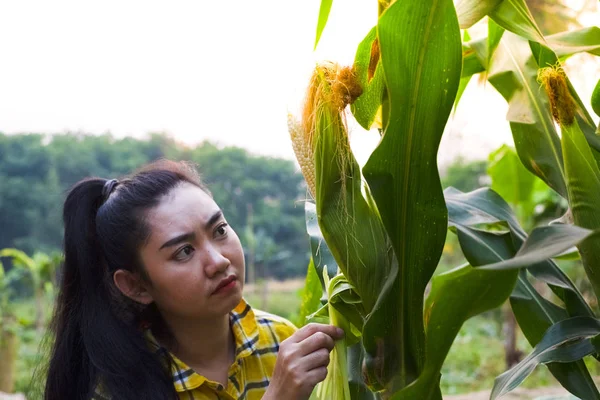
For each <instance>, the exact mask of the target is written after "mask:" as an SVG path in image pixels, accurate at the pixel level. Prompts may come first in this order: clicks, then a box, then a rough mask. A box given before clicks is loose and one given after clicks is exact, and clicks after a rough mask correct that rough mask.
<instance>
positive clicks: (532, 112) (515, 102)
mask: <svg viewBox="0 0 600 400" xmlns="http://www.w3.org/2000/svg"><path fill="white" fill-rule="evenodd" d="M537 73H538V64H537V62H536V60H535V59H534V58H533V56H532V52H531V48H530V47H529V42H528V41H527V40H524V39H522V38H520V37H518V36H516V35H514V34H512V33H510V32H506V33H505V34H504V35H503V37H502V40H500V44H499V46H498V48H497V49H496V51H495V53H494V55H493V57H492V61H491V65H490V68H489V74H488V79H489V81H490V83H491V84H492V85H493V86H494V87H495V88H496V90H498V92H500V94H501V95H502V96H503V97H504V98H505V99H506V101H507V102H508V107H509V108H508V114H507V116H506V118H507V119H508V121H509V122H510V127H511V130H512V134H513V139H514V141H515V147H516V149H517V154H518V155H519V158H520V160H521V162H522V163H523V165H524V166H525V167H526V168H527V169H528V170H529V171H531V172H532V173H533V174H535V175H537V176H538V177H540V178H541V179H542V180H543V181H544V182H546V184H548V186H550V187H551V188H553V189H554V190H555V191H556V192H558V193H559V194H561V195H562V196H563V197H565V198H566V197H567V189H566V185H565V182H564V178H563V177H564V170H563V160H562V150H561V147H560V139H559V137H558V134H557V132H556V129H555V128H554V122H553V120H552V115H551V113H550V101H549V99H548V96H547V95H546V93H545V91H544V90H543V89H542V88H541V87H540V85H539V83H538V82H537Z"/></svg>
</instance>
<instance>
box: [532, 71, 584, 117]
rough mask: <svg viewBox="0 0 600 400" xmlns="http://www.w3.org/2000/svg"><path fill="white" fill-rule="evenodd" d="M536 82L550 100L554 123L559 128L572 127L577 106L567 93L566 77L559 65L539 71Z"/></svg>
mask: <svg viewBox="0 0 600 400" xmlns="http://www.w3.org/2000/svg"><path fill="white" fill-rule="evenodd" d="M538 81H540V83H541V84H542V85H543V86H544V88H545V89H546V93H547V94H548V97H549V98H550V108H551V110H552V116H553V117H554V119H555V120H556V122H558V123H559V124H560V125H561V126H563V125H572V124H573V122H574V120H575V113H576V112H577V105H576V104H575V101H574V100H573V97H572V96H571V93H570V92H569V86H568V84H567V76H566V75H565V71H564V70H563V68H562V67H561V66H560V64H557V65H555V66H552V67H546V68H542V69H540V70H539V71H538Z"/></svg>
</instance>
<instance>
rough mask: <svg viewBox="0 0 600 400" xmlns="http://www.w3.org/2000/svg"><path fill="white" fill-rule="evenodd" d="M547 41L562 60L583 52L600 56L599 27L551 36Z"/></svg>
mask: <svg viewBox="0 0 600 400" xmlns="http://www.w3.org/2000/svg"><path fill="white" fill-rule="evenodd" d="M546 41H547V42H548V46H549V47H550V48H551V49H552V50H554V52H555V53H556V55H557V56H558V57H560V58H566V57H569V56H571V55H573V54H576V53H582V52H587V53H590V54H594V55H597V56H600V28H598V27H597V26H590V27H586V28H581V29H576V30H573V31H568V32H561V33H557V34H555V35H550V36H548V37H546Z"/></svg>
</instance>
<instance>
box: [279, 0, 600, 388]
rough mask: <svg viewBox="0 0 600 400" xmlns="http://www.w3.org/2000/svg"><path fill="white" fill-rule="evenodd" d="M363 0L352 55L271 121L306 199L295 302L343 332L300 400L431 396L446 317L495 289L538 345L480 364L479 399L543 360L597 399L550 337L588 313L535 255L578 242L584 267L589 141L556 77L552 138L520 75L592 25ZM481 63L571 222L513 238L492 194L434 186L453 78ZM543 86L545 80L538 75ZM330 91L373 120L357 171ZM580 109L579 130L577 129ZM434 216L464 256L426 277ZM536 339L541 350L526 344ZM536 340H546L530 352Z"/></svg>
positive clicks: (554, 58) (588, 41) (521, 146)
mask: <svg viewBox="0 0 600 400" xmlns="http://www.w3.org/2000/svg"><path fill="white" fill-rule="evenodd" d="M330 7H331V0H329V1H326V0H323V1H322V5H321V11H320V15H319V23H318V31H317V43H318V38H319V37H320V34H321V32H322V30H323V29H324V27H325V24H326V21H327V16H328V12H329V9H330ZM378 7H379V12H380V17H379V20H378V23H377V26H376V27H375V28H373V30H371V32H369V33H368V34H367V36H366V37H365V39H364V40H363V41H362V42H361V43H360V44H359V45H358V48H357V52H356V58H355V62H354V65H353V66H352V67H340V66H339V65H337V64H335V63H323V64H321V65H318V66H317V67H316V69H315V72H314V74H313V77H312V79H311V81H310V84H309V88H308V91H307V95H306V100H305V106H304V109H303V111H302V114H301V118H300V119H295V118H294V117H293V116H290V120H289V130H290V135H291V138H292V142H293V145H294V150H295V152H296V155H297V158H298V161H299V163H300V166H301V168H302V172H303V174H304V176H305V178H306V181H307V184H308V187H309V191H310V193H311V195H312V197H313V199H314V203H313V202H307V204H306V216H307V230H308V233H309V236H310V237H311V247H312V254H313V257H312V260H311V264H310V265H309V270H308V274H307V283H306V289H305V295H304V301H303V306H302V307H303V310H302V312H301V315H304V316H307V318H308V319H313V320H327V318H328V317H329V321H330V322H331V323H335V324H337V325H339V326H342V327H344V329H345V331H346V335H347V336H346V343H344V345H345V346H336V348H335V349H334V351H333V355H332V361H331V363H330V374H329V377H328V378H327V380H326V381H325V382H323V383H322V384H321V386H320V387H318V388H317V389H316V390H315V393H314V394H313V397H314V398H319V399H342V398H344V399H345V398H348V397H350V398H352V399H355V398H356V399H362V398H368V399H372V398H392V399H441V392H440V388H439V381H440V371H441V367H442V365H443V363H444V360H445V357H446V355H447V354H448V351H449V349H450V347H451V345H452V342H453V341H454V338H455V337H456V335H457V334H458V332H459V330H460V328H461V326H462V324H463V323H464V321H466V320H467V319H468V318H470V317H472V316H474V315H477V314H480V313H482V312H484V311H487V310H490V309H492V308H495V307H497V306H499V305H500V304H502V303H503V302H504V301H505V300H506V299H507V298H510V300H511V306H512V308H513V311H514V312H515V315H516V316H517V320H518V322H519V324H520V326H521V328H522V329H523V331H524V333H525V335H526V337H527V339H528V340H529V341H530V342H531V343H532V345H536V344H537V345H538V346H541V347H540V348H539V349H538V347H536V350H535V351H534V353H533V355H531V356H529V357H528V358H526V359H525V360H524V363H523V364H519V365H517V367H515V368H516V369H515V370H511V371H513V372H511V373H510V374H508V375H505V376H502V377H499V378H498V381H497V384H496V387H495V388H494V393H493V396H498V395H501V394H503V393H505V392H506V391H507V390H510V389H512V388H513V387H515V386H516V385H517V384H518V383H519V382H520V381H519V379H520V378H521V377H524V376H526V372H527V371H531V367H532V366H535V365H536V363H538V362H544V363H549V364H548V366H549V368H550V371H551V372H552V373H553V375H554V376H555V377H556V378H557V379H558V380H559V382H560V383H561V384H563V386H565V387H566V388H567V389H568V390H570V391H571V392H572V393H574V394H575V395H577V396H579V397H581V398H586V399H587V398H590V399H592V398H600V394H599V393H598V390H597V389H596V388H595V386H594V384H593V381H592V379H591V377H590V375H589V372H588V371H587V369H586V367H585V364H584V363H583V361H581V360H580V359H581V354H583V353H585V351H587V353H585V354H590V351H592V350H590V349H592V348H593V346H591V345H590V343H593V341H592V340H587V341H586V340H583V341H582V342H585V346H583V345H581V346H575V347H576V348H575V349H573V348H572V347H573V346H572V347H568V346H571V345H572V343H571V342H570V341H569V338H572V336H568V335H566V334H564V335H562V336H561V335H560V334H561V333H564V332H563V331H562V330H561V327H562V325H561V324H562V323H567V325H568V326H569V327H571V331H569V332H571V334H572V332H573V331H574V330H576V329H573V328H572V327H573V326H582V324H587V325H586V327H587V328H588V329H587V330H586V331H585V332H586V333H585V335H587V336H580V338H584V339H586V338H588V339H589V338H590V337H591V336H592V335H591V334H590V332H595V331H594V328H595V327H596V325H597V324H598V322H596V320H595V319H594V314H593V312H592V310H591V309H590V307H589V305H588V304H587V303H586V302H585V301H584V300H583V298H582V296H581V294H580V293H579V292H578V291H577V289H576V288H575V286H574V285H573V283H572V282H571V281H570V280H569V278H568V277H567V276H566V275H565V274H564V273H563V272H562V271H561V270H560V268H559V267H558V266H557V265H556V263H555V262H554V261H552V260H551V258H552V257H555V256H558V255H560V254H561V253H564V252H566V251H568V250H569V249H571V248H572V247H573V246H574V245H578V246H579V250H580V253H581V254H582V258H583V260H584V263H587V264H588V267H587V270H593V269H594V265H595V264H594V260H596V258H595V257H596V256H597V251H596V250H597V249H598V248H600V246H598V245H597V240H598V239H597V238H598V234H597V233H596V232H595V231H597V230H598V229H599V228H600V225H597V224H595V223H594V222H593V221H594V220H595V216H597V215H600V212H599V210H598V207H599V204H600V201H596V200H597V199H595V198H594V197H593V196H597V195H598V193H600V190H596V189H597V188H596V187H594V185H595V184H596V183H597V182H600V180H598V179H596V178H597V176H598V175H597V174H596V173H595V169H594V168H595V167H597V164H596V160H597V159H600V158H595V157H596V155H595V153H594V151H596V150H598V149H600V147H598V148H596V147H594V145H595V144H597V141H598V140H599V139H598V136H596V135H595V133H594V132H593V130H590V129H589V127H590V126H591V125H590V122H591V119H590V118H589V116H588V115H587V114H586V112H585V108H584V107H583V105H582V104H581V101H579V100H578V97H576V95H575V94H574V91H573V90H572V87H571V86H570V85H569V84H568V81H566V78H565V77H562V76H561V79H563V81H564V82H567V83H565V85H563V89H562V90H563V92H562V93H563V94H564V92H565V90H567V93H570V94H571V96H572V97H573V99H574V101H573V104H575V105H576V106H577V107H578V108H577V111H576V112H571V113H570V114H569V115H572V118H571V119H569V120H568V122H569V123H570V125H568V128H567V132H566V134H565V132H563V137H567V138H572V139H569V140H570V141H569V142H568V143H567V144H566V145H563V146H562V147H564V149H563V148H561V144H560V139H558V136H557V135H556V133H555V132H554V131H553V129H554V127H553V125H552V119H551V116H552V114H553V112H552V110H559V111H554V113H555V114H556V113H558V114H560V113H561V112H562V113H564V112H563V111H560V110H561V108H560V106H552V107H551V106H550V101H548V100H544V93H543V92H541V90H540V85H539V84H538V83H537V75H538V69H539V67H541V66H546V65H556V63H557V62H558V61H559V57H566V56H568V55H570V54H572V53H574V52H577V51H590V52H597V51H598V49H600V37H599V31H598V30H597V29H588V30H580V31H574V32H567V33H565V34H561V35H555V36H554V37H548V38H544V37H543V35H542V34H541V33H540V31H539V29H538V28H537V26H536V25H535V22H534V21H533V19H532V18H531V14H530V13H529V11H528V10H527V7H526V5H525V3H524V1H523V0H504V1H502V0H496V1H469V0H465V1H459V2H457V4H456V7H455V5H454V4H453V2H452V1H451V0H398V1H382V0H380V1H379V2H378ZM485 16H487V17H488V20H489V22H488V29H489V34H488V36H487V37H486V38H484V39H477V40H470V39H469V35H468V33H467V32H465V33H464V35H462V36H463V37H464V38H465V42H464V43H463V41H461V31H460V28H468V27H470V26H471V25H473V24H474V23H476V22H477V21H479V20H480V19H482V18H483V17H485ZM515 46H516V47H515ZM553 49H554V50H553ZM555 51H556V52H555ZM503 57H504V58H503ZM481 72H483V73H486V74H487V78H488V79H489V80H490V82H491V83H492V84H493V85H494V87H495V88H496V89H497V90H498V91H499V92H500V93H501V94H503V95H504V96H505V97H506V98H507V100H508V101H509V107H510V110H509V114H508V116H507V117H508V119H509V121H511V128H512V132H513V136H514V138H515V145H516V148H517V152H518V155H519V158H520V160H521V161H522V162H523V164H524V165H525V167H526V168H527V169H528V170H530V171H531V172H534V173H537V175H538V176H539V177H540V178H541V179H542V180H543V181H544V182H546V183H547V184H548V185H549V186H550V187H551V188H553V189H554V190H556V191H557V192H558V193H559V194H561V195H564V196H565V197H568V198H569V201H570V204H571V211H572V212H573V215H575V214H580V217H578V218H579V221H580V222H578V219H577V218H576V219H575V224H553V225H549V226H542V227H538V228H535V229H533V230H532V231H531V232H530V233H529V234H527V232H526V231H525V230H524V229H523V228H522V227H521V225H520V224H519V222H518V220H517V218H516V216H515V214H514V213H513V211H512V210H511V208H510V207H509V205H508V204H507V203H506V201H504V199H503V198H502V197H501V196H500V195H498V194H497V193H496V192H494V191H493V190H491V189H489V188H482V189H479V190H476V191H474V192H471V193H462V192H459V191H457V190H455V189H452V188H450V189H447V190H446V191H442V187H441V184H440V178H439V173H438V168H437V161H436V158H437V151H438V147H439V144H440V140H441V137H442V133H443V131H444V127H445V125H446V123H447V120H448V117H449V115H450V112H451V110H452V108H453V106H454V105H455V104H456V103H458V101H459V99H460V96H461V94H462V92H463V91H464V88H465V87H466V84H467V83H468V81H469V79H470V77H471V76H472V75H473V74H475V73H481ZM542 76H544V74H542ZM546 80H547V81H548V78H546ZM546 86H548V87H550V88H552V87H554V86H556V85H555V83H553V81H548V83H547V85H546ZM565 87H566V88H567V89H564V88H565ZM563 97H564V96H563ZM348 105H350V109H351V112H352V115H353V117H354V118H355V119H356V120H357V121H358V123H359V124H360V125H361V126H362V127H364V128H365V129H370V128H371V127H374V126H375V127H377V128H379V129H380V133H381V140H380V142H379V144H378V146H377V147H376V149H375V150H374V151H373V153H372V154H371V156H370V158H369V159H368V161H367V162H366V164H365V165H364V166H363V167H362V168H361V167H360V166H359V165H358V163H357V162H356V160H355V158H354V156H353V154H352V151H351V149H350V146H349V141H348V134H347V128H346V123H345V121H346V118H347V117H349V116H348V115H347V114H346V113H345V109H346V107H347V106H348ZM573 121H575V123H574V122H573ZM584 123H585V127H586V128H583V129H582V131H583V132H582V133H581V134H580V133H579V131H578V130H577V126H584ZM576 124H577V125H576ZM563 129H564V128H563ZM569 129H570V130H569ZM564 140H567V139H563V141H564ZM586 146H587V147H586ZM592 148H595V149H596V150H592ZM586 149H587V150H586ZM563 151H564V153H565V161H564V162H563V159H562V153H563ZM567 152H570V153H572V154H575V153H576V152H582V154H584V156H585V157H583V158H579V159H578V161H575V160H573V161H570V162H568V160H569V159H571V160H572V159H573V158H574V157H571V158H569V157H566V154H567ZM564 163H567V164H569V165H570V166H569V167H565V164H564ZM573 165H576V166H573ZM577 165H578V166H577ZM585 168H588V170H586V169H585ZM569 188H570V189H569ZM575 199H577V200H575ZM574 200H575V203H576V204H577V206H574V203H573V201H574ZM594 212H595V213H594ZM584 220H585V221H584ZM584 222H585V223H584ZM448 229H449V230H450V231H451V232H453V233H454V234H456V235H457V236H458V239H459V242H460V245H461V249H462V251H463V253H464V255H465V257H466V258H467V260H468V264H467V265H462V266H459V267H457V268H455V269H454V270H451V271H449V272H446V273H442V274H439V275H437V276H436V277H434V278H433V279H432V276H433V273H434V271H435V269H436V268H437V265H438V262H439V259H440V256H441V253H442V249H443V245H444V241H445V237H446V233H447V230H448ZM586 260H588V261H586ZM589 260H591V261H589ZM330 275H331V276H333V278H332V279H331V280H329V276H330ZM530 275H531V276H532V277H533V278H534V279H538V280H541V281H542V282H544V283H546V284H547V285H548V286H549V287H550V288H551V289H552V291H553V292H554V293H555V295H556V296H557V298H558V299H560V301H562V303H563V306H559V305H556V304H554V303H552V302H551V301H549V300H547V299H545V298H544V297H542V296H541V295H540V294H539V293H538V292H537V291H536V290H535V289H534V287H533V285H532V284H531V282H530V281H529V279H530V277H529V276H530ZM592 278H593V277H592ZM592 278H591V280H592V281H593V280H594V279H592ZM429 284H431V287H430V290H429V291H428V293H426V288H427V287H428V285H429ZM321 298H323V301H324V302H326V304H325V305H323V306H321V303H322V302H321V301H320V299H321ZM309 311H313V313H312V314H310V315H309ZM581 321H584V322H581ZM595 324H596V325H595ZM557 330H558V332H559V334H557V333H556V332H557ZM546 331H547V333H546V334H545V332H546ZM581 335H584V334H581ZM557 337H559V338H562V340H563V342H560V343H559V345H560V344H561V343H567V349H566V350H565V349H564V348H562V347H560V346H559V348H558V349H557V348H556V338H557ZM565 338H566V339H565ZM548 343H554V345H555V347H544V346H547V345H548ZM582 346H583V347H582ZM590 346H591V347H590ZM548 348H550V349H552V350H556V351H555V352H552V351H550V352H547V351H546V352H544V351H542V350H544V349H546V350H547V349H548ZM540 349H541V350H540ZM536 352H537V353H536ZM540 352H541V354H542V356H540V355H539V354H540ZM592 352H593V351H592ZM577 356H579V357H577ZM561 357H562V358H561ZM555 361H556V362H555ZM514 371H517V373H514ZM509 372H510V371H509ZM515 376H516V377H517V378H515ZM344 380H345V381H347V382H348V387H346V386H344V385H343V382H342V381H344ZM521 380H522V379H521Z"/></svg>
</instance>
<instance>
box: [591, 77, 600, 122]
mask: <svg viewBox="0 0 600 400" xmlns="http://www.w3.org/2000/svg"><path fill="white" fill-rule="evenodd" d="M592 110H594V112H595V113H596V115H597V116H599V117H600V79H598V83H596V87H595V88H594V91H593V92H592Z"/></svg>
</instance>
